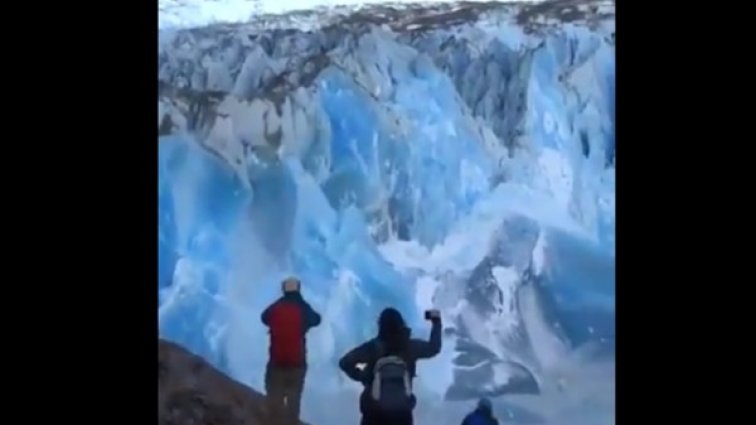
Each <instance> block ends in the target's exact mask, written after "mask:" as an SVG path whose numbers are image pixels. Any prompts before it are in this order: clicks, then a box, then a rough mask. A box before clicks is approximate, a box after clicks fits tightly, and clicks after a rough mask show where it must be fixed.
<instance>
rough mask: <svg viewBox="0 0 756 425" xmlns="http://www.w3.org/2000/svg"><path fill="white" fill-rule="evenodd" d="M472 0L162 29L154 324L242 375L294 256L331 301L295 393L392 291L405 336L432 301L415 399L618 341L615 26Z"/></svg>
mask: <svg viewBox="0 0 756 425" xmlns="http://www.w3.org/2000/svg"><path fill="white" fill-rule="evenodd" d="M467 7H470V8H472V9H473V10H471V11H467V12H465V14H463V17H464V19H460V17H459V15H460V11H459V10H451V11H449V10H444V11H440V12H438V13H437V14H435V15H434V14H433V13H431V12H428V11H423V13H422V17H418V18H417V19H416V21H412V20H411V19H410V18H408V17H407V16H404V17H403V18H402V19H404V21H402V23H401V25H397V24H396V22H395V21H392V20H391V19H398V18H391V19H389V21H388V22H389V24H390V25H389V24H385V25H382V26H381V25H375V23H374V22H372V23H371V22H364V21H360V20H359V19H353V20H352V21H350V22H349V23H348V24H347V23H345V24H344V25H340V26H333V27H325V28H321V29H319V30H316V31H301V30H296V29H289V30H280V29H278V30H264V31H261V30H259V29H255V28H250V27H245V26H219V27H209V28H202V29H197V30H194V31H187V32H181V33H175V34H172V35H171V36H170V37H165V38H163V40H162V42H163V44H162V46H161V52H160V70H159V79H160V81H161V93H160V97H159V104H160V115H159V116H158V123H159V125H160V129H161V134H163V136H161V138H160V141H159V146H160V200H159V219H160V238H159V241H158V243H159V253H160V258H159V265H160V266H159V274H160V276H159V282H160V284H159V288H160V289H159V291H160V294H161V295H160V300H161V306H160V309H159V314H160V325H161V334H162V335H163V336H165V337H167V338H169V339H172V340H174V341H176V342H179V343H181V344H183V345H185V346H187V347H189V348H191V349H192V350H194V351H196V352H198V353H200V354H201V355H203V356H204V357H206V358H208V359H209V360H210V361H212V362H213V363H214V364H217V365H219V366H220V367H221V368H223V369H224V370H226V371H227V372H228V373H230V374H231V375H232V376H234V377H236V378H237V379H240V380H242V381H244V382H247V383H249V384H252V385H255V386H260V384H261V379H262V372H261V371H262V370H263V367H264V362H265V358H266V346H265V344H262V343H261V341H264V340H265V337H266V336H265V331H264V329H263V328H262V326H261V325H260V324H259V313H260V312H261V310H262V308H264V306H265V305H266V304H267V303H269V302H271V301H272V300H273V299H274V298H275V297H276V296H277V291H278V284H277V282H278V281H279V280H280V279H281V278H282V277H283V276H284V275H286V274H289V273H296V274H297V275H299V276H301V277H302V279H303V281H304V282H305V288H304V292H305V296H306V297H307V298H308V299H309V300H311V303H312V304H313V306H314V307H315V308H316V309H318V310H319V311H321V312H322V313H323V314H324V317H325V320H324V324H323V325H322V326H321V327H320V328H318V329H316V330H314V331H313V332H312V333H311V335H310V337H309V340H310V347H311V348H310V359H309V361H310V364H311V365H313V366H314V367H312V368H311V375H310V379H309V380H308V382H309V383H308V385H309V386H313V385H314V384H312V383H314V382H317V383H318V384H317V388H314V387H312V388H311V391H309V392H308V393H310V394H312V393H313V392H315V393H319V394H322V393H325V392H329V391H331V392H337V391H343V390H344V389H345V388H350V387H349V385H348V384H344V383H343V382H341V379H340V378H339V376H340V375H339V373H338V372H337V371H336V367H335V364H336V359H337V358H338V356H340V355H341V354H343V352H344V351H345V350H346V349H348V348H349V347H351V346H352V345H353V344H356V343H358V342H360V341H362V340H363V339H365V338H368V337H371V336H372V335H373V333H374V331H375V324H374V321H375V317H376V314H377V313H378V312H379V311H380V309H382V308H383V307H385V306H388V305H393V306H396V307H398V308H399V309H400V310H401V311H402V312H403V313H404V314H405V315H406V316H407V317H408V319H409V321H410V323H411V324H412V325H413V326H414V328H415V333H418V334H423V333H425V332H426V331H427V326H426V325H425V323H423V321H422V320H421V312H422V310H423V309H425V308H428V307H431V306H435V307H440V308H441V309H442V310H443V312H444V319H445V323H446V324H447V330H446V336H445V342H444V345H445V349H444V353H443V354H442V355H441V356H439V357H438V358H437V359H434V360H433V361H431V362H428V363H427V364H426V365H424V366H423V367H424V368H425V369H421V371H420V373H421V378H420V379H419V388H418V391H420V392H421V393H422V394H424V397H430V398H431V399H432V398H433V397H441V396H443V397H446V398H449V399H466V398H474V397H477V396H479V395H482V394H486V395H491V396H497V395H500V394H508V393H540V394H545V393H546V392H548V391H550V388H551V386H553V385H552V384H553V383H554V382H557V381H559V380H561V379H563V377H564V376H565V375H568V374H569V373H567V372H566V371H565V367H566V366H565V361H564V359H567V358H570V359H572V358H573V357H574V356H573V355H572V354H571V353H574V352H578V351H580V350H581V347H590V350H589V351H590V357H591V358H596V356H597V355H599V354H600V355H601V356H604V357H606V356H609V357H613V341H614V330H613V329H614V277H613V276H614V108H613V101H614V83H613V80H614V57H613V55H614V45H613V37H612V31H613V24H612V23H611V22H603V23H600V25H598V24H596V25H594V24H595V23H594V24H591V25H589V22H588V21H589V19H586V20H585V22H583V21H579V22H577V21H576V22H572V23H559V24H558V25H552V26H550V27H548V28H546V29H542V30H539V31H536V32H528V31H532V29H531V30H527V28H525V27H524V26H523V25H522V24H521V23H520V24H516V21H517V20H516V19H514V17H513V16H511V15H507V13H509V12H507V13H505V12H506V11H497V10H496V9H491V8H490V7H488V6H487V7H485V8H481V10H478V9H476V7H477V6H467ZM468 12H469V13H468ZM413 13H415V12H413ZM418 13H419V12H418ZM421 18H422V19H421ZM387 19H388V18H387ZM589 27H590V28H589ZM526 30H527V31H526ZM580 352H581V353H583V352H584V350H583V351H580ZM581 355H582V354H581ZM583 360H584V359H583V358H582V357H581V361H583ZM430 370H433V372H432V373H431V372H430ZM573 375H574V374H573ZM606 378H607V379H610V378H611V379H612V380H613V377H606ZM572 380H580V377H579V376H578V377H577V378H574V379H572ZM560 382H561V381H560ZM560 385H561V384H560ZM313 397H315V396H313ZM306 410H307V409H306ZM309 413H310V414H319V413H318V412H314V411H313V410H312V409H310V410H309ZM321 413H322V412H321ZM322 414H325V413H322ZM319 418H321V419H323V421H325V422H323V421H321V422H320V423H329V422H328V421H333V420H336V419H335V418H326V417H322V416H321V417H319ZM427 420H430V419H427Z"/></svg>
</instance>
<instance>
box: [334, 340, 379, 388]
mask: <svg viewBox="0 0 756 425" xmlns="http://www.w3.org/2000/svg"><path fill="white" fill-rule="evenodd" d="M372 353H373V352H372V350H371V345H370V343H369V342H366V343H364V344H362V345H360V346H358V347H356V348H354V349H353V350H352V351H350V352H348V353H346V354H344V357H342V358H341V360H339V368H341V370H342V371H343V372H344V373H345V374H346V375H347V376H348V377H349V378H351V379H352V380H353V381H357V382H359V383H362V384H364V383H365V381H366V380H365V369H362V370H360V368H358V367H357V365H359V364H363V365H365V366H367V363H368V362H369V361H370V358H371V355H372Z"/></svg>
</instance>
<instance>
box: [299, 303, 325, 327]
mask: <svg viewBox="0 0 756 425" xmlns="http://www.w3.org/2000/svg"><path fill="white" fill-rule="evenodd" d="M302 307H303V308H304V312H305V321H306V322H307V327H308V328H314V327H316V326H318V325H320V322H321V317H320V314H318V312H316V311H315V310H314V309H313V308H312V306H310V304H308V303H307V302H304V301H303V302H302Z"/></svg>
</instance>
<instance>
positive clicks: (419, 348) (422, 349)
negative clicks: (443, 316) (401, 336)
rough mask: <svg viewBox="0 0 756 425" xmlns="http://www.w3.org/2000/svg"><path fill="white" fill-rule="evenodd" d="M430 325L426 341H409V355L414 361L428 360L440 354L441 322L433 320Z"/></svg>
mask: <svg viewBox="0 0 756 425" xmlns="http://www.w3.org/2000/svg"><path fill="white" fill-rule="evenodd" d="M432 323H433V325H432V327H431V333H430V339H429V340H428V341H423V340H421V339H411V340H410V350H409V351H410V355H411V356H412V357H414V358H415V359H429V358H431V357H434V356H436V355H437V354H438V353H440V352H441V321H440V320H434V321H433V322H432Z"/></svg>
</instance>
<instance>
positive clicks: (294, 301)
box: [262, 277, 321, 425]
mask: <svg viewBox="0 0 756 425" xmlns="http://www.w3.org/2000/svg"><path fill="white" fill-rule="evenodd" d="M282 289H283V296H282V297H281V298H279V299H278V300H276V302H274V303H273V304H271V305H270V306H269V307H268V308H266V309H265V311H263V313H262V322H263V324H265V325H266V326H267V327H268V328H269V330H270V358H269V360H268V365H267V367H266V370H265V392H266V394H267V402H268V415H269V420H270V424H271V425H298V424H299V410H300V403H301V401H302V388H303V387H304V381H305V374H306V373H307V349H306V341H305V334H306V333H307V331H308V330H310V328H313V327H315V326H318V325H319V324H320V320H321V319H320V315H319V314H318V313H316V312H315V310H313V309H312V307H310V305H309V304H308V303H307V302H306V301H305V300H304V298H302V294H301V293H300V282H299V280H298V279H296V278H293V277H292V278H288V279H286V280H285V281H284V282H283V284H282Z"/></svg>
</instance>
